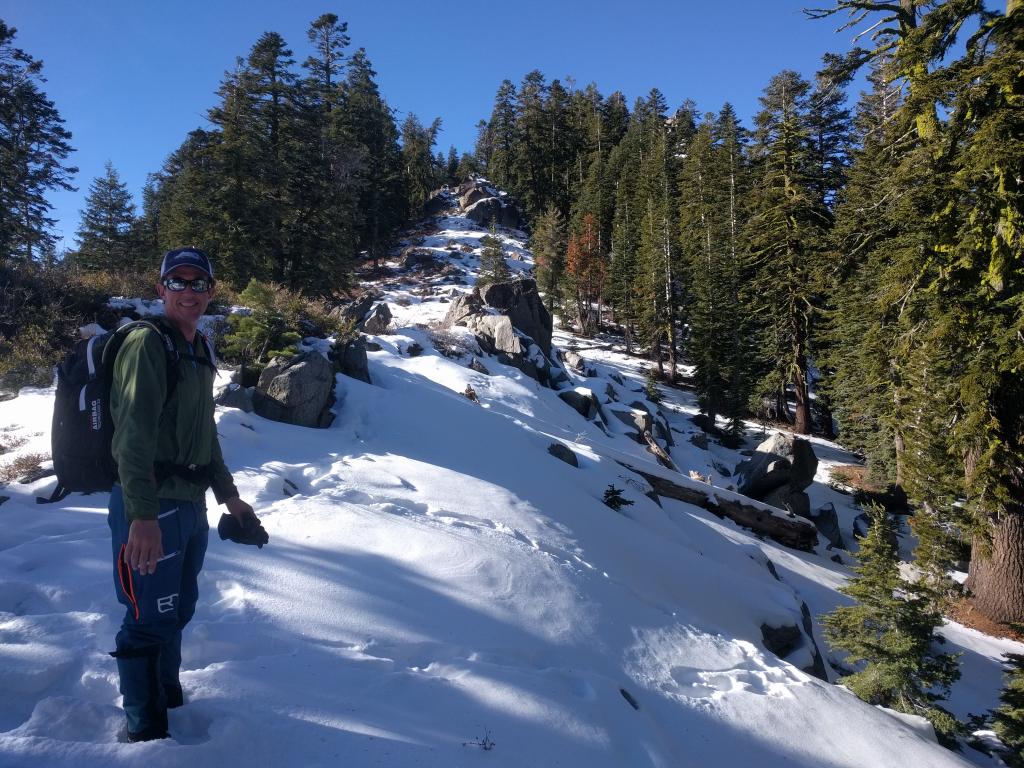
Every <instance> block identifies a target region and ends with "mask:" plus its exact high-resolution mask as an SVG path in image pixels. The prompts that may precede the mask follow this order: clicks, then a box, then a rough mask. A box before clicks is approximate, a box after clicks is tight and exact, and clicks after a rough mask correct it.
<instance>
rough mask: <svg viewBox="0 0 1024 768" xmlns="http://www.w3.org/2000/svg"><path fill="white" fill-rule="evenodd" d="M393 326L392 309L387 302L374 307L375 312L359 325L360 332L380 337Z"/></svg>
mask: <svg viewBox="0 0 1024 768" xmlns="http://www.w3.org/2000/svg"><path fill="white" fill-rule="evenodd" d="M389 325H391V308H390V307H388V305H387V302H382V303H380V304H378V305H377V306H376V307H374V309H373V311H372V312H371V313H370V314H369V316H367V318H366V319H365V320H363V322H362V323H360V324H359V330H361V331H362V332H363V333H370V334H373V335H375V336H376V335H380V334H382V333H384V332H385V331H387V329H388V326H389Z"/></svg>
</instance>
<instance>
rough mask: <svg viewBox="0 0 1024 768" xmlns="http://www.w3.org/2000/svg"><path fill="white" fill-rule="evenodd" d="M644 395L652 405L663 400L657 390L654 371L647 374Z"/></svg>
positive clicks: (662, 396)
mask: <svg viewBox="0 0 1024 768" xmlns="http://www.w3.org/2000/svg"><path fill="white" fill-rule="evenodd" d="M644 394H645V396H646V397H647V399H648V400H650V401H651V402H652V403H660V402H661V401H662V399H663V398H664V395H662V394H661V390H660V389H658V379H657V377H656V376H655V373H654V371H648V372H647V381H646V383H645V384H644Z"/></svg>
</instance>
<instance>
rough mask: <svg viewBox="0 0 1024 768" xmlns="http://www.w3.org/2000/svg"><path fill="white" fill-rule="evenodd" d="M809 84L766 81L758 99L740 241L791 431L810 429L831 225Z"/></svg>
mask: <svg viewBox="0 0 1024 768" xmlns="http://www.w3.org/2000/svg"><path fill="white" fill-rule="evenodd" d="M809 97H810V85H809V84H808V83H807V81H806V80H804V79H803V78H802V77H800V75H798V74H797V73H796V72H793V71H789V70H787V71H784V72H782V73H780V74H778V75H776V76H775V77H774V78H772V80H771V82H770V83H769V84H768V86H767V88H765V91H764V95H762V96H761V105H762V110H761V111H760V112H759V113H758V114H757V116H756V118H755V123H756V125H757V128H756V131H755V133H754V139H755V141H754V145H753V147H752V156H753V161H754V164H755V179H756V180H755V184H754V188H753V189H754V192H753V194H752V199H751V202H752V211H751V217H750V219H749V221H748V225H747V239H748V242H749V247H750V253H751V257H752V264H753V269H754V271H755V281H756V282H755V285H754V286H752V292H751V295H752V297H753V298H754V299H755V301H756V307H757V311H758V313H759V315H760V324H761V329H762V342H761V348H762V350H763V354H764V355H765V361H764V363H765V368H766V369H767V373H766V375H765V376H764V377H763V380H762V385H761V391H762V393H766V394H770V395H774V396H775V397H776V398H777V399H778V401H779V403H780V406H779V410H780V412H781V414H780V415H783V416H787V418H788V409H787V408H786V407H785V392H786V388H787V387H789V386H791V387H792V389H793V392H794V395H795V397H796V413H795V417H794V425H793V426H794V430H795V431H796V432H797V433H799V434H808V433H809V432H810V430H811V410H810V395H809V392H808V373H807V372H808V352H809V348H810V344H811V333H812V325H811V322H812V317H813V315H814V310H815V300H816V295H817V294H816V287H817V281H818V279H819V278H818V275H819V274H820V271H821V269H822V266H821V262H822V258H823V257H822V254H823V251H824V246H825V242H826V238H827V236H828V232H829V229H830V227H831V223H832V217H831V212H830V211H829V210H828V209H827V207H826V206H825V203H824V201H823V199H822V197H821V195H820V190H821V188H822V179H821V166H820V164H817V163H816V160H818V159H819V157H820V153H819V151H818V150H817V149H816V148H815V145H814V142H813V136H812V134H811V125H810V117H809V115H810V105H809Z"/></svg>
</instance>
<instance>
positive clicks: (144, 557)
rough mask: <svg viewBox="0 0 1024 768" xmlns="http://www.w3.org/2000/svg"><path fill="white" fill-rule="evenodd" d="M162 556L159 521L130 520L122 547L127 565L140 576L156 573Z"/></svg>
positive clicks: (162, 548)
mask: <svg viewBox="0 0 1024 768" xmlns="http://www.w3.org/2000/svg"><path fill="white" fill-rule="evenodd" d="M247 506H248V505H247ZM163 556H164V547H163V543H162V541H161V536H160V523H159V522H157V521H156V520H132V524H131V527H130V528H129V529H128V543H127V544H126V545H125V548H124V561H125V563H127V564H128V567H129V568H131V569H132V570H135V571H138V572H139V575H140V576H146V575H148V574H150V573H156V564H157V562H158V561H159V560H160V558H161V557H163Z"/></svg>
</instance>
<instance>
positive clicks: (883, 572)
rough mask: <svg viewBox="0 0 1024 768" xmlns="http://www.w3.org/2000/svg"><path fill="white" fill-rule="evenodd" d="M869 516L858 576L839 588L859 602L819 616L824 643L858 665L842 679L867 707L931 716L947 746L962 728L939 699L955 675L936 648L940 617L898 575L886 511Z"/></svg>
mask: <svg viewBox="0 0 1024 768" xmlns="http://www.w3.org/2000/svg"><path fill="white" fill-rule="evenodd" d="M869 515H870V518H871V527H870V529H869V531H868V534H867V535H866V536H865V537H864V538H863V539H861V542H860V551H859V552H858V553H857V560H858V563H859V564H858V565H857V566H856V567H855V568H854V572H855V573H856V576H854V577H853V578H852V579H851V580H850V583H849V584H848V585H847V586H846V587H843V588H842V589H840V592H842V593H843V594H845V595H848V596H849V597H852V598H853V599H854V600H856V601H857V604H856V605H852V606H840V607H839V608H836V609H835V610H834V611H833V612H832V613H830V614H828V615H826V616H825V617H823V624H824V626H825V636H826V637H827V638H828V641H829V644H830V645H831V646H832V647H834V648H839V649H842V650H845V651H847V652H848V654H849V655H848V656H847V659H846V660H847V662H848V663H851V664H857V665H859V667H860V668H859V669H858V671H856V672H853V673H852V674H849V675H845V676H844V677H842V678H841V679H840V682H841V683H842V684H843V685H845V686H846V687H847V688H849V689H850V690H851V691H853V692H854V693H855V694H857V696H859V697H860V698H861V699H863V700H864V701H867V702H869V703H871V704H880V705H882V706H885V707H889V708H890V709H895V710H897V711H899V712H905V713H907V714H913V715H922V716H924V717H926V718H928V720H929V721H930V722H931V723H932V725H933V726H935V730H936V732H937V733H938V734H939V737H940V738H941V739H943V740H944V741H946V742H947V743H948V742H950V741H952V739H953V737H954V736H955V734H956V732H957V729H958V727H959V726H958V724H957V722H956V719H955V718H954V717H953V716H952V715H951V714H949V712H947V711H946V710H945V709H943V708H942V707H941V706H939V705H938V704H937V703H936V702H939V701H942V700H944V699H945V698H946V697H947V696H948V693H949V686H950V685H951V684H952V683H953V682H955V681H956V680H957V679H958V678H959V676H960V672H959V670H958V669H957V662H956V657H955V656H952V655H950V654H943V653H937V652H935V650H934V648H933V644H934V643H935V642H936V641H937V640H939V639H940V638H938V637H937V636H936V634H935V629H936V628H937V627H938V626H940V625H941V623H942V616H941V614H939V613H938V612H937V611H935V610H934V609H933V608H932V607H931V605H930V602H929V600H928V599H927V597H926V596H923V595H922V594H920V592H919V591H918V589H917V587H916V586H915V585H914V584H909V583H907V582H904V581H903V580H902V578H901V577H900V572H899V560H898V558H897V556H896V552H895V550H894V548H893V546H892V544H891V543H890V539H891V537H892V535H893V527H892V521H891V520H890V518H889V515H888V513H887V512H886V511H885V510H884V509H883V508H882V507H881V506H878V505H875V506H873V507H872V508H871V509H870V510H869Z"/></svg>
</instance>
